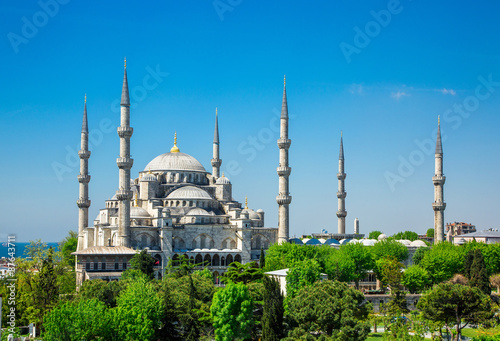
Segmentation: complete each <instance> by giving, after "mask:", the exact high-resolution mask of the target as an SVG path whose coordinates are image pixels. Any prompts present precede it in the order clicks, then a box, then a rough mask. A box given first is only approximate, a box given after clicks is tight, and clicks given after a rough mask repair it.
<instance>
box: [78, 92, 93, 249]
mask: <svg viewBox="0 0 500 341" xmlns="http://www.w3.org/2000/svg"><path fill="white" fill-rule="evenodd" d="M78 156H79V157H80V174H79V175H78V182H79V183H80V189H79V197H78V200H77V202H76V204H77V205H78V245H77V250H82V249H84V248H85V247H86V246H85V245H84V230H85V229H86V228H87V227H88V225H89V207H90V200H89V182H90V175H89V157H90V151H89V128H88V122H87V94H85V104H84V107H83V122H82V133H81V149H80V150H79V151H78Z"/></svg>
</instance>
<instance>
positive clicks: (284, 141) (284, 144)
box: [278, 139, 292, 149]
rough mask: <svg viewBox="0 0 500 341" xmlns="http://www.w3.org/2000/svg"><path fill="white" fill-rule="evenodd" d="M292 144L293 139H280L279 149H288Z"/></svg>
mask: <svg viewBox="0 0 500 341" xmlns="http://www.w3.org/2000/svg"><path fill="white" fill-rule="evenodd" d="M290 144H292V140H289V139H278V148H279V149H288V148H290Z"/></svg>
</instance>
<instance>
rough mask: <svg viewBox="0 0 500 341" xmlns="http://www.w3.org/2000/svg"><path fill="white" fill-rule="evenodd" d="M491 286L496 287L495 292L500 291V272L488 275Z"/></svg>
mask: <svg viewBox="0 0 500 341" xmlns="http://www.w3.org/2000/svg"><path fill="white" fill-rule="evenodd" d="M490 283H491V286H493V287H495V288H497V292H500V274H496V275H493V276H491V277H490Z"/></svg>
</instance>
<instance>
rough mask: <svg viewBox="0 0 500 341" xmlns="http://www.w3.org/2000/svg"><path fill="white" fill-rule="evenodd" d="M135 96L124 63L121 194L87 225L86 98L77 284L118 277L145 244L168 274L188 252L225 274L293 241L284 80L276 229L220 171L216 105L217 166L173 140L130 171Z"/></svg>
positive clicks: (214, 158)
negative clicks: (135, 171) (242, 199)
mask: <svg viewBox="0 0 500 341" xmlns="http://www.w3.org/2000/svg"><path fill="white" fill-rule="evenodd" d="M132 135H133V128H132V127H131V126H130V98H129V89H128V80H127V68H126V64H125V70H124V77H123V87H122V95H121V112H120V126H119V127H118V136H119V138H120V155H119V158H118V159H117V160H116V163H117V166H118V169H119V185H118V190H117V191H116V194H115V195H114V196H113V197H112V198H111V199H109V200H106V202H105V204H104V208H102V209H100V211H99V214H98V215H97V217H96V218H95V219H94V221H93V224H90V225H89V219H88V209H89V207H90V204H91V202H90V200H89V196H88V188H89V182H90V175H89V174H88V162H89V158H90V154H91V153H90V151H89V150H88V120H87V101H86V99H85V106H84V112H83V124H82V132H81V150H80V151H79V152H78V154H79V157H80V174H79V175H78V182H79V199H78V200H77V205H78V208H79V220H78V247H77V251H76V252H75V253H74V254H75V255H76V273H77V285H78V286H79V285H81V283H82V282H83V281H85V280H88V279H95V278H101V279H105V280H115V279H118V278H120V276H121V273H122V272H123V271H124V270H126V269H127V268H128V267H129V266H130V263H129V261H130V259H131V258H132V256H133V255H135V254H136V253H137V252H138V250H144V249H146V250H147V252H148V253H149V254H150V255H151V256H153V257H154V258H155V259H156V266H155V269H156V270H155V271H156V274H157V276H158V277H160V276H161V275H163V271H164V268H165V266H166V265H167V263H168V261H169V260H172V261H173V262H174V263H175V262H176V261H178V260H179V259H180V258H181V257H187V258H188V259H190V260H191V261H192V262H194V263H195V264H199V265H203V266H208V268H209V269H210V270H211V271H212V272H213V274H214V279H215V280H216V281H217V277H218V276H219V275H221V274H222V273H224V271H225V270H226V269H227V266H228V265H229V264H230V263H232V262H233V261H237V262H241V263H247V262H250V261H252V260H256V261H258V259H259V257H260V253H261V249H264V250H265V249H267V248H268V247H269V246H270V245H271V244H273V243H275V242H278V241H279V242H283V241H288V233H289V232H288V231H289V228H288V224H289V222H288V221H289V218H288V217H289V214H288V205H289V204H290V202H291V196H290V195H289V186H288V178H289V175H290V172H291V168H290V167H288V149H289V147H290V143H291V141H290V140H289V139H288V106H287V99H286V84H285V86H284V89H283V100H282V111H281V118H280V138H279V139H278V147H279V149H280V159H279V167H278V168H277V172H278V176H279V192H278V196H277V197H276V200H277V202H278V205H279V227H278V228H274V227H265V223H264V218H265V215H264V211H263V210H260V209H259V210H253V209H251V208H249V207H248V204H247V200H246V199H245V203H244V204H242V203H240V202H238V201H236V200H235V199H234V198H233V196H232V184H231V181H230V180H229V179H228V178H227V177H225V176H224V174H222V175H221V174H220V166H221V163H222V160H221V158H220V155H219V129H218V117H217V110H216V114H215V132H214V140H213V155H212V159H211V165H212V172H211V173H210V172H208V171H207V170H206V169H205V168H204V167H203V165H202V164H201V163H200V162H199V161H198V160H196V159H195V158H194V157H192V156H191V155H189V154H186V153H183V152H181V150H180V148H179V146H178V145H177V134H176V135H175V137H174V145H173V147H172V148H171V149H170V151H169V152H167V153H164V154H161V155H158V156H157V157H155V158H154V159H153V160H151V161H150V162H149V163H148V164H147V165H145V167H144V170H143V171H141V172H139V175H138V177H137V178H135V179H133V178H131V175H130V169H131V168H132V165H133V159H132V158H131V157H130V142H131V138H132Z"/></svg>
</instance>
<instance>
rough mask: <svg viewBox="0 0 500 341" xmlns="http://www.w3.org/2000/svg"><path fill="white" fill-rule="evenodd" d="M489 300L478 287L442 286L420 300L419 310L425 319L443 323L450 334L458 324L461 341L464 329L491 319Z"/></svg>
mask: <svg viewBox="0 0 500 341" xmlns="http://www.w3.org/2000/svg"><path fill="white" fill-rule="evenodd" d="M490 301H491V299H490V298H489V296H487V295H485V294H484V293H482V292H481V290H479V289H478V288H473V287H469V286H467V285H461V284H452V283H440V284H438V285H435V286H434V287H433V288H432V290H430V291H429V292H428V293H427V294H425V295H424V296H422V297H421V298H420V300H419V301H418V304H417V308H418V309H420V310H421V311H422V313H423V315H424V317H425V318H426V319H428V320H431V321H434V322H440V323H443V324H444V325H445V326H446V328H447V329H448V330H449V331H450V333H451V330H450V329H451V328H452V327H453V325H455V328H456V333H457V340H460V336H461V331H462V328H464V327H466V326H467V325H468V324H469V323H480V322H483V321H485V320H486V319H488V318H490V317H491V310H490Z"/></svg>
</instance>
